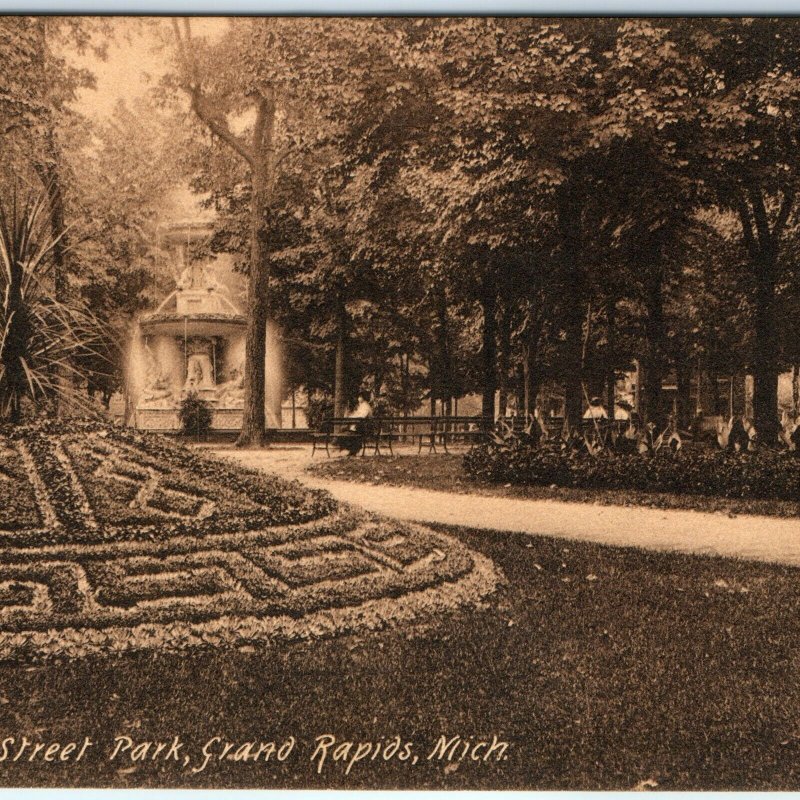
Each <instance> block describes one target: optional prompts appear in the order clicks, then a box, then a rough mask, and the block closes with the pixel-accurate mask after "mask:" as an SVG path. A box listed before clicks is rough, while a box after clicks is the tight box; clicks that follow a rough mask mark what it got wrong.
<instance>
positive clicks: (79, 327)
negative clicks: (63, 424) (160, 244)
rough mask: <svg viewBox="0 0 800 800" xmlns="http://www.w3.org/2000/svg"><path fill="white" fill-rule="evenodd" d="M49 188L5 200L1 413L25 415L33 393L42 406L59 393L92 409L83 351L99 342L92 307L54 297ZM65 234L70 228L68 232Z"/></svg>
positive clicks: (1, 223)
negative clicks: (81, 387) (80, 364)
mask: <svg viewBox="0 0 800 800" xmlns="http://www.w3.org/2000/svg"><path fill="white" fill-rule="evenodd" d="M48 212H49V207H48V201H47V196H46V194H44V193H42V194H39V195H34V194H28V195H26V196H25V198H24V199H22V200H20V198H19V193H18V192H17V191H16V189H14V190H13V191H12V192H11V196H10V199H9V200H7V201H5V202H3V201H2V200H0V419H6V420H9V421H11V422H12V423H15V422H18V421H19V420H20V417H21V414H22V408H23V403H24V401H25V399H26V398H27V399H28V400H30V401H31V402H32V403H33V405H34V406H35V407H40V406H42V405H43V404H46V403H47V402H49V401H51V400H53V399H56V398H57V399H58V400H59V401H64V402H65V404H66V405H67V406H69V407H71V408H78V409H84V410H88V409H89V408H90V404H89V403H88V401H87V400H86V399H85V398H82V397H81V394H80V392H79V391H78V390H77V385H78V384H80V383H81V382H82V381H83V380H85V376H84V375H81V374H80V373H79V372H78V370H77V368H76V366H75V364H76V356H77V355H79V354H81V353H85V352H91V351H93V350H94V349H95V345H96V343H97V341H98V336H99V334H100V329H99V326H98V323H97V320H96V319H95V317H94V315H92V314H91V312H90V311H89V310H88V309H86V308H83V307H81V306H80V305H79V304H77V303H71V302H67V301H66V300H65V299H64V298H59V297H55V296H54V292H53V267H54V260H53V251H54V248H55V247H56V245H57V244H58V242H59V239H60V237H54V236H52V235H51V234H50V232H49V229H48V222H49V213H48ZM62 235H63V234H62Z"/></svg>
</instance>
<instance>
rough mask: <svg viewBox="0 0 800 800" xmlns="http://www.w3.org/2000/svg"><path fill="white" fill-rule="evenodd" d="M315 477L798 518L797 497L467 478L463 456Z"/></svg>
mask: <svg viewBox="0 0 800 800" xmlns="http://www.w3.org/2000/svg"><path fill="white" fill-rule="evenodd" d="M310 471H311V472H312V474H314V475H317V476H319V477H320V478H326V479H333V480H347V481H355V482H363V483H368V484H372V485H387V486H413V487H417V488H420V489H430V490H433V491H442V492H452V493H456V494H459V493H469V494H473V495H475V494H477V495H485V496H487V497H509V498H518V499H527V500H561V501H566V502H576V503H599V504H602V505H619V506H646V507H653V508H672V509H693V510H698V511H707V512H718V513H724V514H758V515H763V516H776V517H798V516H800V497H798V498H794V499H788V500H775V499H771V500H766V499H757V498H752V497H750V498H736V497H721V496H711V495H701V494H691V493H688V492H669V491H643V490H639V489H625V490H619V489H594V488H585V487H575V486H557V485H554V484H544V485H534V484H521V483H512V482H511V481H506V482H504V483H500V482H490V481H487V480H482V479H480V478H473V477H471V476H470V475H468V474H467V473H466V472H465V470H464V464H463V454H455V453H451V454H449V455H448V454H442V453H439V454H425V455H420V456H418V455H416V454H413V455H411V454H407V455H406V454H401V455H397V456H381V457H378V458H373V457H365V458H331V459H318V460H317V461H316V462H315V463H313V464H312V466H311V467H310Z"/></svg>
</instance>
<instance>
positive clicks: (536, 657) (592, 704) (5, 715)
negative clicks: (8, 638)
mask: <svg viewBox="0 0 800 800" xmlns="http://www.w3.org/2000/svg"><path fill="white" fill-rule="evenodd" d="M435 532H436V533H437V534H439V535H445V536H447V537H448V538H451V539H458V540H460V541H461V542H462V544H463V545H464V546H466V547H468V548H469V550H470V551H471V552H475V553H478V554H479V555H480V556H482V557H483V558H485V559H487V560H490V561H492V562H493V563H495V564H497V566H498V567H499V569H501V570H502V572H503V573H504V575H505V576H506V579H507V587H506V588H504V589H503V590H502V592H501V593H500V594H499V597H498V600H497V602H493V603H491V604H487V605H486V606H484V607H479V608H473V607H464V608H462V609H461V610H454V611H451V612H450V613H448V614H440V615H431V616H428V617H426V618H421V619H419V620H418V621H417V622H416V623H415V624H410V625H404V626H389V627H386V628H383V629H381V630H378V631H373V632H371V633H370V634H369V635H368V636H365V635H363V634H362V633H360V632H355V633H352V634H347V633H345V634H344V635H343V636H340V637H333V638H321V639H315V640H313V641H300V642H297V643H294V644H292V645H291V646H285V645H280V644H276V646H274V647H271V648H267V649H265V648H259V647H252V646H247V645H246V644H245V645H244V646H242V647H239V648H232V649H225V650H223V649H219V648H205V649H204V648H191V649H190V650H187V651H184V652H182V653H174V652H164V651H162V650H159V649H148V650H142V651H139V652H135V653H128V654H125V655H124V656H119V655H116V654H113V653H97V654H95V655H90V656H89V657H87V658H83V659H75V660H69V661H64V662H59V663H58V664H49V663H45V664H41V665H37V666H35V667H34V668H33V669H31V668H28V667H26V668H21V666H20V665H19V664H10V663H0V726H2V727H3V728H4V729H5V730H8V731H11V732H14V733H17V734H18V735H19V736H22V735H26V736H28V738H29V739H32V740H36V741H39V740H42V741H47V740H53V741H61V742H65V741H69V740H70V739H71V738H74V737H75V736H79V737H80V736H83V735H90V736H91V737H92V739H93V740H94V741H96V742H97V743H98V744H97V745H96V747H95V753H93V754H92V757H91V758H87V759H84V760H83V761H82V762H80V763H77V764H74V763H72V764H58V763H54V764H50V765H47V767H48V768H47V769H43V766H42V764H41V763H33V764H29V763H28V762H27V761H26V760H25V759H22V760H20V761H19V762H16V763H12V762H10V761H7V762H5V763H4V764H3V769H2V771H0V782H2V783H4V784H6V785H27V784H28V783H30V782H33V781H36V782H37V783H38V784H39V785H46V784H51V785H62V786H66V785H77V786H79V785H83V786H86V785H89V784H92V785H97V784H102V785H108V786H116V787H121V788H123V787H138V788H144V787H156V786H158V787H167V786H182V787H186V788H191V787H194V788H200V787H218V788H223V787H224V788H227V789H229V790H230V789H233V788H245V787H262V788H278V787H281V788H301V787H306V786H307V787H316V788H334V787H341V788H384V789H385V788H386V787H393V788H418V789H422V788H441V789H445V788H446V789H450V790H453V789H466V788H469V789H477V788H486V789H490V788H491V789H500V788H503V789H512V788H519V789H523V788H524V789H534V788H536V789H546V788H549V789H578V788H584V789H588V788H591V789H595V790H596V789H633V788H635V787H642V786H644V787H651V788H658V789H675V790H678V789H701V788H702V789H735V788H738V789H750V790H753V789H767V788H771V789H778V788H781V789H796V788H797V787H798V786H800V770H798V763H799V762H798V755H800V739H798V724H797V720H798V719H800V681H798V663H800V660H798V655H799V653H798V641H800V581H798V580H797V577H798V573H797V569H795V568H792V567H784V566H776V565H766V564H756V563H749V562H745V561H738V560H730V559H720V558H706V557H697V556H684V555H672V554H663V553H650V552H643V551H640V550H636V549H625V548H615V547H602V546H598V545H595V544H588V543H580V542H564V541H559V540H557V539H551V538H547V537H539V536H527V535H524V534H509V533H508V532H503V531H494V532H493V531H486V530H480V531H473V530H468V529H453V528H443V527H439V526H435ZM98 720H102V722H101V723H98ZM116 732H130V733H131V735H132V736H134V737H137V738H140V739H141V740H143V741H144V740H156V741H171V739H172V736H174V735H175V734H177V733H180V735H181V739H182V741H184V742H185V743H186V750H187V752H188V753H190V754H191V756H192V762H191V764H190V765H189V768H187V769H182V768H181V767H180V765H173V764H169V763H164V762H162V761H155V762H152V761H145V762H140V763H137V764H132V763H131V762H130V761H126V760H120V759H117V760H115V761H109V760H108V758H107V754H108V753H109V752H110V750H111V747H112V746H113V741H112V740H111V737H112V736H113V735H115V734H116ZM325 732H330V733H332V734H333V735H335V736H337V738H339V739H343V740H344V739H349V740H354V739H355V740H357V741H360V740H365V741H369V740H372V741H375V740H378V739H380V738H382V737H383V738H386V737H392V736H395V735H398V736H400V737H401V738H402V739H404V740H406V739H407V740H410V741H413V742H414V743H415V747H416V748H417V751H418V752H419V753H420V761H419V764H417V765H416V766H414V767H409V766H407V765H405V764H401V763H399V762H398V761H396V760H394V761H388V762H384V761H383V760H382V759H378V760H376V761H375V762H368V763H362V764H357V765H356V767H355V768H354V769H353V770H352V771H351V772H350V773H349V774H348V775H345V774H344V767H343V766H342V765H340V764H336V763H334V762H329V764H327V765H326V767H325V769H324V770H323V771H322V773H321V774H318V773H317V772H316V770H315V769H314V765H313V764H311V763H310V756H311V753H312V750H313V745H314V738H315V737H316V736H318V735H320V734H322V733H325ZM442 734H447V735H455V734H461V735H463V736H473V737H482V738H484V737H485V738H489V739H490V740H491V736H492V734H496V735H497V736H498V737H500V738H501V739H503V740H505V741H508V742H509V751H508V758H507V759H506V760H504V761H499V762H496V763H491V764H484V763H473V762H471V761H469V759H467V760H465V761H462V762H453V763H450V762H448V761H438V760H435V759H434V760H431V761H429V760H428V759H427V754H428V746H431V745H432V743H435V742H436V740H437V739H438V737H439V736H440V735H442ZM9 735H10V734H9ZM214 735H222V736H224V737H226V738H227V739H230V740H234V741H252V740H253V738H265V739H268V740H269V739H276V740H278V741H282V740H283V739H285V738H286V737H288V736H290V735H293V736H295V737H296V739H297V746H296V748H295V751H296V752H295V756H294V757H293V758H291V759H289V760H288V761H287V762H285V763H277V762H274V761H272V762H270V763H269V764H265V763H261V762H260V763H253V762H249V763H236V762H233V761H230V760H224V761H216V760H215V761H213V762H212V763H211V764H210V765H209V767H208V768H207V769H205V770H204V771H202V772H198V773H193V772H192V771H191V769H192V768H193V767H195V766H198V757H199V754H200V751H201V748H202V746H203V744H204V743H205V742H206V741H207V740H208V739H209V738H210V737H211V736H214ZM199 760H200V761H202V758H201V757H200V759H199ZM445 770H446V771H445Z"/></svg>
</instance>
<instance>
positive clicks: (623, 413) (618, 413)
mask: <svg viewBox="0 0 800 800" xmlns="http://www.w3.org/2000/svg"><path fill="white" fill-rule="evenodd" d="M631 411H633V406H632V405H631V404H630V403H629V402H628V401H627V400H619V401H618V402H617V404H616V407H615V408H614V419H615V420H617V421H621V422H628V421H629V420H630V418H631Z"/></svg>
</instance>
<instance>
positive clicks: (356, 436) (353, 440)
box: [336, 391, 372, 456]
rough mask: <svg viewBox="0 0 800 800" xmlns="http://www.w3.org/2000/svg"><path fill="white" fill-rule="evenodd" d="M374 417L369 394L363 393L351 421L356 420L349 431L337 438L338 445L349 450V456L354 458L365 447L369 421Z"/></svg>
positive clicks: (351, 415) (350, 417)
mask: <svg viewBox="0 0 800 800" xmlns="http://www.w3.org/2000/svg"><path fill="white" fill-rule="evenodd" d="M371 417H372V405H371V404H370V394H369V392H366V391H363V392H360V393H359V395H358V405H357V406H356V408H355V411H353V413H352V414H349V415H348V418H349V419H353V420H355V421H354V422H353V424H352V425H350V426H348V429H347V430H346V431H345V432H344V433H342V434H341V435H340V436H338V437H337V441H336V443H337V444H338V445H339V447H341V448H342V450H347V455H349V456H354V455H355V454H356V453H358V451H359V450H361V448H362V447H363V446H364V437H365V436H366V435H367V431H368V427H369V423H368V422H367V420H369V419H370V418H371Z"/></svg>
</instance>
